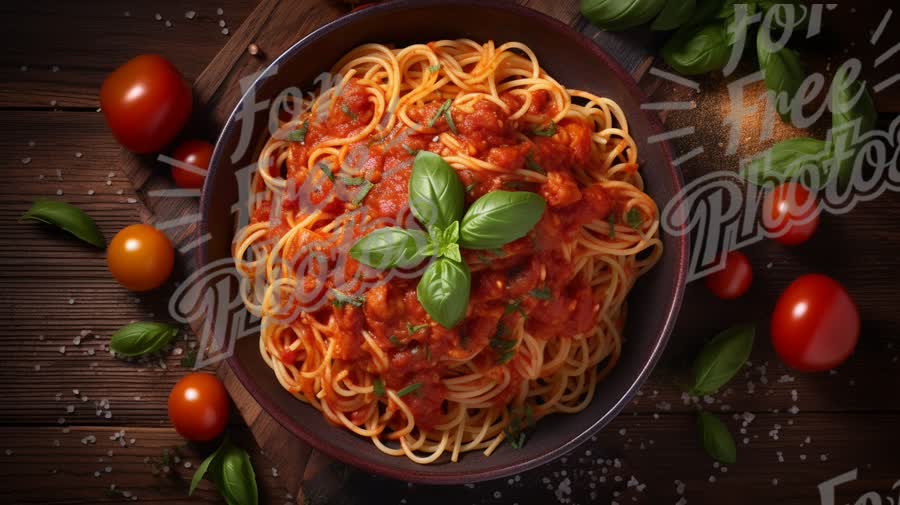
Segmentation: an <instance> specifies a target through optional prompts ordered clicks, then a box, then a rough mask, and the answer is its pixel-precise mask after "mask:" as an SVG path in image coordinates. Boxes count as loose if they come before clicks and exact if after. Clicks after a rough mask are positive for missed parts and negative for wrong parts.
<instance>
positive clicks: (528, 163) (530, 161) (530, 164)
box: [525, 153, 547, 175]
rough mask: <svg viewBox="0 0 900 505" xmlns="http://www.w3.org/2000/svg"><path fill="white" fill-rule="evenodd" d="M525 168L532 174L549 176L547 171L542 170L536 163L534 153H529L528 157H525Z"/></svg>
mask: <svg viewBox="0 0 900 505" xmlns="http://www.w3.org/2000/svg"><path fill="white" fill-rule="evenodd" d="M525 167H526V168H528V170H531V171H532V172H537V173H539V174H544V175H547V171H546V170H544V169H543V168H541V166H540V165H538V164H537V162H536V161H534V156H533V155H532V153H528V156H526V157H525Z"/></svg>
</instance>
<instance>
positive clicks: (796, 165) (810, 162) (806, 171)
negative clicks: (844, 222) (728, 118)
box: [741, 137, 831, 186]
mask: <svg viewBox="0 0 900 505" xmlns="http://www.w3.org/2000/svg"><path fill="white" fill-rule="evenodd" d="M830 155H831V153H830V152H829V151H828V148H827V146H826V144H825V142H823V141H821V140H817V139H812V138H808V137H797V138H792V139H787V140H783V141H781V142H779V143H777V144H775V145H774V146H772V147H770V148H769V149H767V150H765V151H763V152H762V153H761V154H760V155H759V156H757V157H756V158H754V159H753V160H752V161H751V162H750V163H748V164H747V165H745V166H744V168H743V169H742V170H741V175H742V176H743V177H744V178H745V179H747V180H748V181H750V182H753V183H755V184H758V185H763V184H766V183H776V184H777V183H781V182H784V181H787V180H795V181H800V182H803V183H804V184H805V185H806V186H811V185H812V180H813V178H812V177H813V176H812V175H811V174H812V173H813V172H815V174H816V175H815V177H814V179H815V180H816V181H818V184H817V185H818V186H821V185H822V184H824V183H825V182H827V179H828V174H827V166H826V164H827V162H828V160H829V158H830Z"/></svg>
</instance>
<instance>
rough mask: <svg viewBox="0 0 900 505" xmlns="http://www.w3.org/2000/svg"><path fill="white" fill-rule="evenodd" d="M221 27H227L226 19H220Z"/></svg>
mask: <svg viewBox="0 0 900 505" xmlns="http://www.w3.org/2000/svg"><path fill="white" fill-rule="evenodd" d="M219 28H225V20H224V19H220V20H219Z"/></svg>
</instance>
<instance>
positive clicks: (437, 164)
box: [409, 151, 465, 229]
mask: <svg viewBox="0 0 900 505" xmlns="http://www.w3.org/2000/svg"><path fill="white" fill-rule="evenodd" d="M464 204H465V189H464V188H463V185H462V182H460V180H459V176H458V175H456V171H455V170H453V168H452V167H451V166H450V165H448V164H447V162H446V161H444V159H443V158H441V157H440V156H438V155H437V154H434V153H431V152H428V151H421V152H419V154H417V155H416V159H415V160H414V161H413V168H412V175H411V176H410V178H409V206H410V209H411V210H412V213H413V215H414V216H416V219H418V220H419V222H421V223H422V224H423V225H425V227H426V228H431V227H432V226H437V227H439V228H441V229H444V228H446V227H447V226H449V225H450V223H452V222H454V221H459V220H460V219H461V218H462V214H463V206H464Z"/></svg>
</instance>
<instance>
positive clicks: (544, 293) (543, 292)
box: [528, 287, 553, 300]
mask: <svg viewBox="0 0 900 505" xmlns="http://www.w3.org/2000/svg"><path fill="white" fill-rule="evenodd" d="M528 294H530V295H531V297H532V298H537V299H538V300H549V299H550V297H551V296H553V293H551V292H550V288H547V287H544V288H537V289H532V290H531V292H529V293H528Z"/></svg>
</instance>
